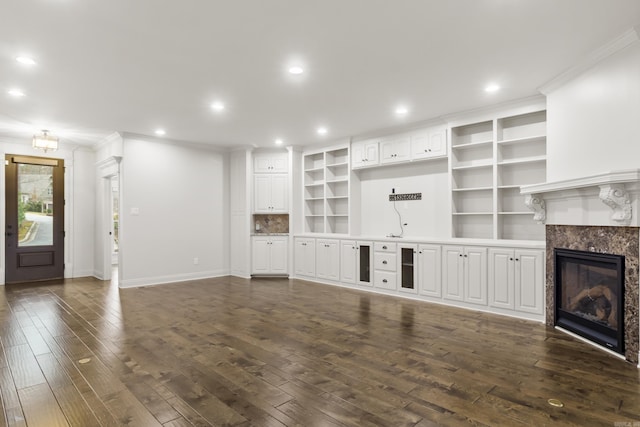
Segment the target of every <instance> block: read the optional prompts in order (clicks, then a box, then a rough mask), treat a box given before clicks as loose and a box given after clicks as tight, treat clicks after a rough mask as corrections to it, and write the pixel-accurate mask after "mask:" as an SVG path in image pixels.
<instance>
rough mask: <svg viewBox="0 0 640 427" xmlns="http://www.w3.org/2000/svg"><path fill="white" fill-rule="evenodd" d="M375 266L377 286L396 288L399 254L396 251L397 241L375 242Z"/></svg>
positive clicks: (374, 283)
mask: <svg viewBox="0 0 640 427" xmlns="http://www.w3.org/2000/svg"><path fill="white" fill-rule="evenodd" d="M373 268H374V273H373V285H374V286H375V287H376V288H381V289H390V290H395V289H396V284H397V278H398V273H397V271H398V255H397V253H396V244H395V243H388V242H375V243H374V254H373Z"/></svg>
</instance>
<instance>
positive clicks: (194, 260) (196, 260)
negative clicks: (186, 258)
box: [193, 257, 200, 265]
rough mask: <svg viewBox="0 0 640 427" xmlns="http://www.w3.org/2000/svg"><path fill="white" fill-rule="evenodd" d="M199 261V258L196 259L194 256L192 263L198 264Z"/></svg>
mask: <svg viewBox="0 0 640 427" xmlns="http://www.w3.org/2000/svg"><path fill="white" fill-rule="evenodd" d="M199 262H200V260H199V259H198V257H195V258H194V259H193V265H198V263H199Z"/></svg>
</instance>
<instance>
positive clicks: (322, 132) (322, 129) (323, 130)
mask: <svg viewBox="0 0 640 427" xmlns="http://www.w3.org/2000/svg"><path fill="white" fill-rule="evenodd" d="M316 132H317V133H318V135H326V134H327V132H329V130H328V129H327V128H326V127H324V126H321V127H319V128H318V129H316Z"/></svg>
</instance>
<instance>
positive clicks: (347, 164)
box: [327, 162, 349, 168]
mask: <svg viewBox="0 0 640 427" xmlns="http://www.w3.org/2000/svg"><path fill="white" fill-rule="evenodd" d="M340 166H346V167H349V163H348V162H341V163H333V164H330V165H327V167H328V168H337V167H340Z"/></svg>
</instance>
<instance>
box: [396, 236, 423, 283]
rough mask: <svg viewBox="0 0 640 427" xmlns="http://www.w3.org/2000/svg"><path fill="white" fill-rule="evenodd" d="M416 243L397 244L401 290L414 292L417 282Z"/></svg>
mask: <svg viewBox="0 0 640 427" xmlns="http://www.w3.org/2000/svg"><path fill="white" fill-rule="evenodd" d="M417 252H418V247H417V245H399V246H398V274H399V276H400V277H399V279H400V286H399V287H398V289H400V290H402V291H409V292H415V291H416V290H417V284H418V265H417Z"/></svg>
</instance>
